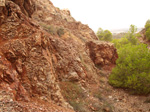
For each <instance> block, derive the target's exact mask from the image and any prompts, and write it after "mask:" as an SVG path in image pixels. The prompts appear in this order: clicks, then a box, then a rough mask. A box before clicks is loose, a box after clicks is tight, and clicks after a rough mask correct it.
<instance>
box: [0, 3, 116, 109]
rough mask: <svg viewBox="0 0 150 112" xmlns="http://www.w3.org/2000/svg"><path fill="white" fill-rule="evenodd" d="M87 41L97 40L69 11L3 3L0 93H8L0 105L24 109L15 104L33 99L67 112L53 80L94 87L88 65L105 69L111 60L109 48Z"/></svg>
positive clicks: (44, 5) (48, 5)
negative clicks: (9, 104) (51, 104)
mask: <svg viewBox="0 0 150 112" xmlns="http://www.w3.org/2000/svg"><path fill="white" fill-rule="evenodd" d="M45 25H47V26H48V28H50V27H51V26H52V25H53V27H51V28H53V29H48V30H46V31H44V28H45ZM49 31H50V32H49ZM93 40H97V37H96V36H95V34H94V32H93V31H92V30H91V29H90V28H89V27H88V26H87V25H83V24H81V23H80V22H76V21H75V20H74V19H73V18H72V17H71V15H70V12H69V11H66V10H65V11H61V10H59V9H57V8H55V7H54V6H53V4H52V3H51V2H50V1H49V0H42V1H40V0H32V1H31V0H26V1H25V0H9V1H6V6H5V7H0V92H2V93H3V92H6V93H8V94H9V95H8V97H9V98H7V94H6V95H4V94H0V101H1V102H4V104H3V105H4V106H7V105H6V104H7V102H11V103H14V104H15V102H17V105H25V104H24V103H23V104H22V103H19V102H20V101H21V102H28V103H30V102H33V101H34V102H35V101H37V102H38V103H39V102H46V103H49V104H50V103H56V104H58V105H61V106H63V107H67V108H72V107H71V106H70V105H69V104H68V103H67V102H66V101H65V100H64V98H63V96H62V94H61V91H60V88H59V84H58V82H60V81H77V82H80V81H82V80H84V82H85V83H89V82H93V83H96V81H97V80H96V77H97V69H96V67H95V65H94V63H95V64H102V65H103V66H105V64H109V63H115V60H116V59H117V54H116V49H115V48H114V47H113V45H108V44H106V43H102V44H100V45H99V42H96V43H95V42H93ZM89 41H90V42H89ZM92 42H93V43H94V44H93V43H92ZM86 43H87V44H86ZM90 43H91V44H90ZM87 45H88V46H87ZM101 45H102V46H106V47H101ZM97 46H98V47H97ZM109 49H111V50H109ZM107 50H108V51H107ZM104 51H106V52H105V53H102V52H104ZM93 54H94V55H96V59H95V57H94V58H93V56H92V55H93ZM102 54H104V55H105V56H104V55H102ZM110 54H111V56H106V55H110ZM98 55H101V57H100V58H99V56H98ZM92 60H93V61H94V63H93V61H92ZM95 60H98V61H95ZM99 60H104V62H101V61H99ZM5 96H6V101H5ZM38 103H37V104H35V105H38ZM0 105H1V104H0ZM28 105H30V104H28ZM35 105H34V106H35ZM45 106H46V105H45ZM12 107H13V106H12ZM56 107H57V106H56ZM20 108H23V106H22V107H20ZM36 108H37V110H38V111H40V109H39V108H40V107H39V108H38V106H37V107H36ZM41 108H50V107H49V106H47V107H41ZM57 108H59V107H57ZM23 109H25V108H23ZM29 110H30V108H27V109H26V110H24V111H29ZM60 110H62V111H64V112H67V111H71V110H66V109H64V110H63V109H60ZM41 111H42V110H41ZM47 111H48V112H50V110H48V109H47ZM14 112H15V109H14ZM16 112H17V111H16Z"/></svg>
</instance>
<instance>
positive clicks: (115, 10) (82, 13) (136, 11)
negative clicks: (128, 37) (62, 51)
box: [51, 0, 150, 31]
mask: <svg viewBox="0 0 150 112" xmlns="http://www.w3.org/2000/svg"><path fill="white" fill-rule="evenodd" d="M51 2H52V3H53V4H54V6H55V7H59V8H60V9H69V10H70V12H71V15H72V16H73V17H74V18H75V20H76V21H81V22H82V23H83V24H88V25H89V27H90V28H92V29H93V30H94V31H97V30H98V28H102V29H104V30H106V29H108V30H115V29H123V28H129V26H130V25H131V24H133V25H135V26H137V27H138V28H141V27H144V25H145V23H146V21H147V20H148V19H150V13H149V12H150V0H51Z"/></svg>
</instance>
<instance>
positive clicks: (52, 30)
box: [40, 23, 57, 35]
mask: <svg viewBox="0 0 150 112" xmlns="http://www.w3.org/2000/svg"><path fill="white" fill-rule="evenodd" d="M40 26H41V27H42V28H43V29H44V30H45V31H47V32H48V33H50V34H52V35H56V32H57V30H56V28H55V27H54V26H53V25H46V24H45V23H40Z"/></svg>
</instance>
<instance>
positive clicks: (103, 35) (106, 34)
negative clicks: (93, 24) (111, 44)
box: [96, 28, 112, 41]
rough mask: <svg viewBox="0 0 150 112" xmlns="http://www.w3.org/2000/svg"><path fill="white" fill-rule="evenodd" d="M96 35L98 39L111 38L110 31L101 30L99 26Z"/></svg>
mask: <svg viewBox="0 0 150 112" xmlns="http://www.w3.org/2000/svg"><path fill="white" fill-rule="evenodd" d="M96 35H97V37H98V38H99V40H104V41H111V40H112V33H111V32H110V31H109V30H104V31H103V29H102V28H99V29H98V31H97V33H96Z"/></svg>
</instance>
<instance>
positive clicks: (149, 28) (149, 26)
mask: <svg viewBox="0 0 150 112" xmlns="http://www.w3.org/2000/svg"><path fill="white" fill-rule="evenodd" d="M145 30H146V32H145V35H146V38H147V39H148V40H150V20H147V21H146V24H145Z"/></svg>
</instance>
